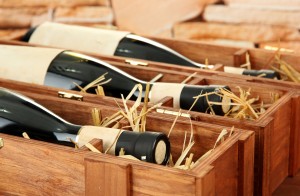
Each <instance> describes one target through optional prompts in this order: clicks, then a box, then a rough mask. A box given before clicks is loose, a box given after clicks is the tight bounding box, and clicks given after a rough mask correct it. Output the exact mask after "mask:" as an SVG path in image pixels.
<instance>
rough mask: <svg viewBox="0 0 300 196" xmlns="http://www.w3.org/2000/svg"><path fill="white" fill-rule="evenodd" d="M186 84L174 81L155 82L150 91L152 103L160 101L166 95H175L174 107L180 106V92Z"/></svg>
mask: <svg viewBox="0 0 300 196" xmlns="http://www.w3.org/2000/svg"><path fill="white" fill-rule="evenodd" d="M184 86H185V84H175V83H174V84H173V83H163V82H157V83H154V84H153V86H152V88H151V91H150V96H149V97H150V101H151V102H152V103H158V102H159V101H160V100H161V99H163V98H165V97H166V96H171V97H173V107H174V108H180V94H181V91H182V89H183V87H184Z"/></svg>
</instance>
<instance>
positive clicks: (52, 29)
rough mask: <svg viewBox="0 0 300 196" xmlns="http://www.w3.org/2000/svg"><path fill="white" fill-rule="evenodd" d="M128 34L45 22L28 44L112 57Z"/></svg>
mask: <svg viewBox="0 0 300 196" xmlns="http://www.w3.org/2000/svg"><path fill="white" fill-rule="evenodd" d="M127 34H129V32H124V31H114V30H106V29H98V28H91V27H83V26H75V25H66V24H59V23H51V22H46V23H43V24H42V25H40V26H39V27H38V28H37V29H36V30H35V31H34V33H33V34H32V35H31V37H30V40H29V43H33V44H41V45H46V46H53V47H59V48H64V49H71V50H76V51H84V52H89V53H95V54H103V55H113V54H114V53H115V51H116V49H117V47H118V44H119V42H120V41H121V39H123V38H124V37H125V36H126V35H127Z"/></svg>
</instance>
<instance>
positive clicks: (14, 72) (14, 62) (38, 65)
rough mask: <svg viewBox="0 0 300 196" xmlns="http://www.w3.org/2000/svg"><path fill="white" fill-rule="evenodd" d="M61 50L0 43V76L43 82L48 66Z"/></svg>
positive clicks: (22, 80)
mask: <svg viewBox="0 0 300 196" xmlns="http://www.w3.org/2000/svg"><path fill="white" fill-rule="evenodd" d="M62 51H63V50H61V49H52V48H38V47H27V46H11V45H0V59H1V64H0V78H4V79H10V80H17V81H21V82H27V83H34V84H40V85H42V84H44V80H45V77H46V73H47V70H48V67H49V65H50V63H51V62H52V60H53V59H54V58H55V57H56V56H57V55H58V54H59V53H61V52H62Z"/></svg>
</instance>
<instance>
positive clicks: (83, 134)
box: [0, 88, 170, 164]
mask: <svg viewBox="0 0 300 196" xmlns="http://www.w3.org/2000/svg"><path fill="white" fill-rule="evenodd" d="M0 132H2V133H6V134H12V135H17V136H21V134H22V133H23V132H26V133H27V134H28V135H29V136H30V138H32V139H37V140H42V141H48V142H53V143H59V144H64V145H68V144H70V143H71V140H70V139H72V141H75V142H76V143H78V145H79V147H81V146H83V145H85V144H86V143H88V142H89V141H91V140H92V139H93V138H99V139H102V140H103V150H107V149H108V153H109V154H113V155H118V154H119V152H120V150H121V148H124V150H125V153H126V154H129V155H132V156H134V157H136V158H138V159H140V160H144V161H147V162H152V163H157V164H166V163H167V161H168V158H169V155H170V143H169V140H168V137H167V136H166V135H165V134H164V133H159V132H143V133H138V132H133V131H124V130H119V129H112V128H105V127H95V126H81V125H75V124H72V123H70V122H67V121H66V120H64V119H62V118H61V117H59V116H57V115H56V114H54V113H53V112H51V111H49V110H48V109H46V108H45V107H43V106H41V105H40V104H38V103H36V102H35V101H33V100H32V99H30V98H28V97H25V96H23V95H21V94H18V93H16V92H13V91H10V90H8V89H5V88H0ZM115 140H116V142H114V141H115ZM110 147H111V148H110ZM109 148H110V149H109Z"/></svg>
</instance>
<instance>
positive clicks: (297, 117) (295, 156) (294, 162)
mask: <svg viewBox="0 0 300 196" xmlns="http://www.w3.org/2000/svg"><path fill="white" fill-rule="evenodd" d="M292 106H293V108H294V109H293V110H292V114H291V116H293V118H292V127H291V137H290V166H289V175H290V176H295V175H296V174H297V173H298V171H299V169H300V156H299V155H300V152H299V150H300V144H299V140H300V139H299V137H300V131H299V130H300V124H299V122H300V114H299V111H300V110H299V108H300V99H299V94H295V95H294V97H293V99H292Z"/></svg>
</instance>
